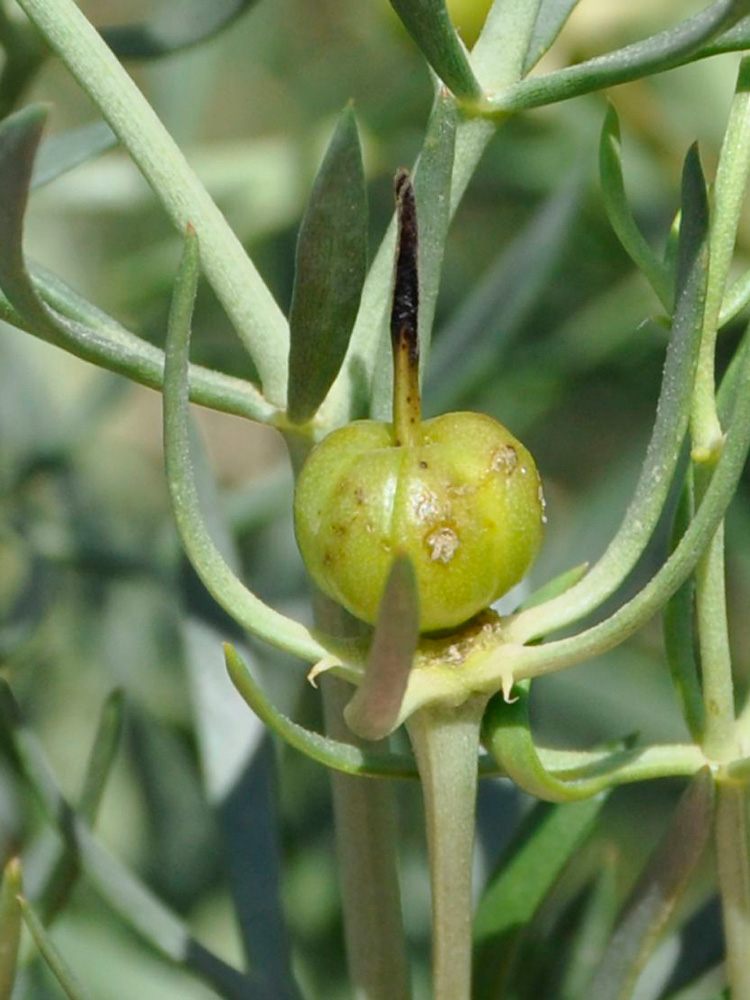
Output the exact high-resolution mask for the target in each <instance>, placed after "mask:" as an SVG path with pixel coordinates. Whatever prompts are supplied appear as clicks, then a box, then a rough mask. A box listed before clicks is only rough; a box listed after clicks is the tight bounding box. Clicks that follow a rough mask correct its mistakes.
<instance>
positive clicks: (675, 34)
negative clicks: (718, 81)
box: [486, 0, 748, 114]
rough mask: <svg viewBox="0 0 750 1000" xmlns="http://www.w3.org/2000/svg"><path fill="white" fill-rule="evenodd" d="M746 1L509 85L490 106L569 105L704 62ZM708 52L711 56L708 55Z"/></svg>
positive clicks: (721, 4) (719, 4) (502, 109)
mask: <svg viewBox="0 0 750 1000" xmlns="http://www.w3.org/2000/svg"><path fill="white" fill-rule="evenodd" d="M747 7H748V4H747V0H716V2H715V3H713V4H711V6H710V7H707V8H706V9H705V10H702V11H700V13H698V14H695V15H693V16H692V17H690V18H687V19H686V20H684V21H682V22H681V23H680V24H678V25H676V26H675V27H672V28H667V29H666V30H664V31H660V32H659V33H658V34H656V35H652V36H651V37H650V38H646V39H644V40H643V41H640V42H635V43H634V44H632V45H627V46H625V48H622V49H617V50H616V51H615V52H607V53H606V54H605V55H602V56H597V57H596V58H594V59H588V60H586V62H582V63H578V65H576V66H569V67H567V68H566V69H561V70H558V71H557V72H554V73H548V74H546V75H545V76H540V77H534V78H533V79H528V80H522V81H521V82H520V83H517V84H515V85H514V86H511V87H508V89H507V90H505V91H503V93H502V94H500V95H499V96H498V97H497V98H495V99H494V100H493V101H491V102H488V104H487V105H486V107H487V108H488V110H489V109H491V110H492V111H495V112H498V113H500V114H507V113H508V112H510V111H520V110H522V109H524V108H534V107H539V106H540V105H542V104H553V103H555V102H556V101H566V100H568V99H569V98H571V97H578V96H579V95H580V94H588V93H591V92H592V91H594V90H604V89H605V88H606V87H614V86H616V85H617V84H620V83H627V82H628V81H629V80H638V79H641V78H642V77H644V76H649V75H650V74H652V73H662V72H665V71H666V70H668V69H673V68H674V67H675V66H680V65H682V64H683V63H686V62H689V61H690V60H691V58H701V57H702V55H703V54H704V53H703V52H702V51H701V50H702V49H703V47H704V46H706V44H707V43H708V42H709V41H710V39H712V38H714V36H716V35H718V34H719V32H721V31H723V30H725V29H726V28H728V27H730V26H731V25H733V24H735V23H736V22H737V21H738V20H739V19H740V18H742V17H744V15H745V14H746V13H747ZM706 54H707V53H706Z"/></svg>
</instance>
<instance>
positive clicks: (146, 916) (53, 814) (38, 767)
mask: <svg viewBox="0 0 750 1000" xmlns="http://www.w3.org/2000/svg"><path fill="white" fill-rule="evenodd" d="M0 718H2V721H3V723H4V725H5V729H6V731H7V733H8V735H9V738H10V739H11V741H12V743H13V746H14V749H15V751H16V753H17V755H18V758H19V760H20V762H21V767H22V769H23V771H24V774H25V776H26V779H27V780H28V782H29V784H30V786H31V788H32V790H33V792H34V793H35V795H36V797H37V798H38V800H39V802H40V804H41V806H42V809H43V810H44V813H45V815H46V816H47V819H48V821H49V822H50V823H51V824H52V825H53V826H54V827H56V828H57V830H58V831H59V832H60V834H61V835H62V836H63V838H64V840H65V843H66V844H67V845H68V847H69V848H70V849H71V850H72V851H74V852H75V853H76V855H77V856H78V858H79V860H80V864H81V867H82V868H83V870H84V871H85V873H86V875H87V876H88V878H89V879H90V880H91V882H92V883H93V884H94V886H95V887H96V889H97V891H98V892H99V894H100V895H101V896H102V897H103V898H104V899H105V900H106V901H107V902H108V903H109V905H110V906H111V907H112V909H113V910H114V911H115V912H116V913H118V914H119V915H120V917H121V918H122V919H123V920H124V921H125V922H126V923H127V924H128V925H129V926H131V927H132V928H133V930H134V931H135V932H136V933H137V934H138V935H139V936H140V937H142V938H143V939H144V940H145V941H146V942H147V943H148V944H150V945H151V947H152V948H154V949H155V950H156V951H158V952H159V953H161V954H162V955H164V956H166V957H167V958H169V959H170V960H172V961H174V962H177V963H178V964H180V965H184V966H187V967H188V968H190V969H193V970H194V971H195V972H196V973H197V974H198V975H200V976H201V977H202V978H203V979H205V980H206V981H207V982H209V983H211V984H212V985H213V986H215V987H216V989H217V990H218V991H219V993H220V994H221V995H222V996H226V997H228V998H232V1000H267V997H266V994H265V991H264V990H262V989H261V986H260V984H258V983H256V982H255V981H254V980H251V979H248V977H246V976H243V975H242V974H241V973H239V972H237V970H236V969H233V968H232V967H231V966H229V965H227V964H226V963H225V962H223V961H222V960H221V959H219V958H217V957H216V956H215V955H214V954H213V953H211V952H210V951H208V950H207V949H206V948H204V947H203V945H201V944H199V942H198V941H196V940H195V938H193V936H192V935H191V933H190V931H189V930H188V928H187V927H186V926H185V925H184V924H183V923H182V921H181V920H180V919H179V918H178V917H177V916H176V915H175V914H174V913H172V911H171V910H170V909H169V908H168V907H167V906H165V905H164V903H162V902H161V901H160V900H159V899H157V897H156V896H154V894H153V893H152V892H151V891H150V890H149V889H148V888H147V887H146V886H145V885H144V884H143V883H142V882H140V881H139V880H138V879H137V878H136V877H135V876H134V875H133V874H132V873H131V872H130V871H129V870H128V869H127V868H126V867H125V866H124V865H123V864H121V862H119V861H118V860H116V859H115V858H114V857H113V856H112V855H111V854H109V853H108V852H107V851H106V850H105V849H104V848H103V847H102V846H101V845H100V844H99V842H98V841H97V840H96V839H95V838H94V837H93V835H92V834H91V831H90V830H89V828H88V826H86V824H85V823H83V822H82V821H81V820H80V818H79V817H78V816H77V815H76V813H75V812H74V810H73V809H72V808H71V807H70V805H69V804H68V802H67V801H66V799H65V798H64V796H63V794H62V792H61V791H60V788H59V786H58V783H57V780H56V778H55V776H54V774H53V772H52V768H51V767H50V765H49V762H48V760H47V758H46V756H45V754H44V751H43V750H42V748H41V746H40V744H39V742H38V741H37V739H36V737H35V736H34V734H33V733H32V732H31V730H30V729H29V728H28V727H27V726H26V724H25V722H24V720H23V717H22V715H21V711H20V709H19V707H18V704H17V703H16V701H15V699H14V697H13V695H12V693H11V690H10V687H9V686H8V684H7V682H6V681H5V680H3V679H1V678H0Z"/></svg>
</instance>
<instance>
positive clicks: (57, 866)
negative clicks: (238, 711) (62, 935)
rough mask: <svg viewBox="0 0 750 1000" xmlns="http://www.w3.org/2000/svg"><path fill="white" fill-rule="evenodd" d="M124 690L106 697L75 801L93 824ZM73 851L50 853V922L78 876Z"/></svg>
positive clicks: (44, 900)
mask: <svg viewBox="0 0 750 1000" xmlns="http://www.w3.org/2000/svg"><path fill="white" fill-rule="evenodd" d="M122 717H123V693H122V691H121V690H120V689H117V690H115V691H113V692H112V693H111V694H110V695H109V697H108V698H107V699H106V701H105V703H104V706H103V708H102V712H101V716H100V718H99V725H98V727H97V731H96V734H95V736H94V741H93V743H92V745H91V751H90V753H89V759H88V763H87V766H86V773H85V776H84V781H83V788H82V790H81V795H80V798H79V801H78V814H79V815H80V817H81V819H82V820H83V821H84V822H85V823H86V824H87V825H88V826H91V827H93V826H94V824H95V822H96V818H97V815H98V813H99V806H100V805H101V801H102V798H103V796H104V790H105V789H106V787H107V782H108V780H109V776H110V773H111V771H112V765H113V764H114V760H115V756H116V754H117V750H118V747H119V744H120V737H121V735H122ZM78 873H79V863H78V858H77V856H76V854H75V853H74V852H72V851H70V850H66V849H65V848H64V847H63V848H62V849H61V850H60V851H59V852H57V853H56V856H54V857H53V859H52V862H51V865H50V868H49V872H48V874H47V875H46V876H45V877H44V878H43V880H42V881H43V884H44V888H43V889H42V892H41V898H40V903H39V909H40V913H41V915H42V920H43V922H44V924H45V925H46V924H49V923H50V922H51V921H52V920H53V919H54V918H55V916H56V915H57V914H58V913H59V912H60V910H61V909H62V908H63V906H64V905H65V903H66V901H67V899H68V897H69V895H70V892H71V890H72V889H73V886H74V885H75V882H76V880H77V878H78Z"/></svg>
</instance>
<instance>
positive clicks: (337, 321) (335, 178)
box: [287, 107, 367, 424]
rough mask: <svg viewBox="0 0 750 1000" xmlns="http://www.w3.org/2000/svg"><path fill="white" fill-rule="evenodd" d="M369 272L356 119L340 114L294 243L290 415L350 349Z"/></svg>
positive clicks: (318, 393) (318, 397)
mask: <svg viewBox="0 0 750 1000" xmlns="http://www.w3.org/2000/svg"><path fill="white" fill-rule="evenodd" d="M366 273H367V189H366V186H365V171H364V167H363V164H362V149H361V147H360V143H359V133H358V132H357V121H356V118H355V117H354V111H353V110H352V108H351V107H348V108H346V109H345V110H344V111H343V112H342V114H341V117H340V118H339V122H338V125H337V127H336V131H335V132H334V135H333V138H332V139H331V142H330V144H329V146H328V150H327V151H326V155H325V157H324V159H323V163H322V164H321V167H320V170H319V171H318V175H317V177H316V178H315V184H314V186H313V189H312V193H311V195H310V201H309V203H308V206H307V211H306V212H305V217H304V219H303V220H302V225H301V227H300V231H299V239H298V241H297V258H296V266H295V272H294V289H293V292H292V306H291V312H290V315H289V331H290V345H289V390H288V392H289V397H288V406H287V409H288V413H289V419H290V420H291V421H292V422H293V423H296V424H302V423H306V422H307V421H308V420H309V419H310V418H311V417H312V416H313V415H314V414H315V411H316V410H317V409H318V407H319V406H320V404H321V403H322V402H323V400H324V399H325V397H326V394H327V392H328V390H329V389H330V387H331V385H332V384H333V381H334V379H335V378H336V376H337V375H338V373H339V369H340V368H341V364H342V362H343V360H344V357H345V355H346V351H347V348H348V346H349V338H350V337H351V333H352V327H353V326H354V320H355V319H356V316H357V310H358V308H359V300H360V296H361V294H362V286H363V285H364V281H365V275H366Z"/></svg>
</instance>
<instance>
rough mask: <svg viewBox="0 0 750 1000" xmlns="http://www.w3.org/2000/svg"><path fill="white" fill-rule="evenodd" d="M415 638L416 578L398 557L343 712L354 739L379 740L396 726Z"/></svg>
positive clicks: (408, 562) (404, 558)
mask: <svg viewBox="0 0 750 1000" xmlns="http://www.w3.org/2000/svg"><path fill="white" fill-rule="evenodd" d="M418 640H419V605H418V597H417V579H416V575H415V573H414V567H413V565H412V563H411V560H410V559H409V557H408V556H407V555H399V556H397V557H396V558H395V559H394V560H393V565H392V566H391V571H390V573H389V574H388V579H387V581H386V584H385V588H384V590H383V597H382V600H381V602H380V608H379V609H378V618H377V622H376V623H375V631H374V633H373V637H372V645H371V646H370V652H369V654H368V657H367V666H366V668H365V676H364V677H363V679H362V682H361V683H360V685H359V687H358V688H357V691H356V693H355V695H354V697H353V698H352V700H351V701H350V702H349V704H348V705H347V706H346V709H345V710H344V718H345V719H346V723H347V725H348V726H349V728H350V729H351V730H352V732H354V733H356V734H357V736H360V737H362V738H363V739H366V740H380V739H383V738H385V737H386V736H388V735H389V734H390V733H392V732H393V730H394V729H395V728H396V725H397V724H398V718H399V713H400V711H401V702H402V701H403V697H404V692H405V691H406V685H407V683H408V681H409V674H410V673H411V667H412V661H413V658H414V652H415V650H416V648H417V642H418Z"/></svg>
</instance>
